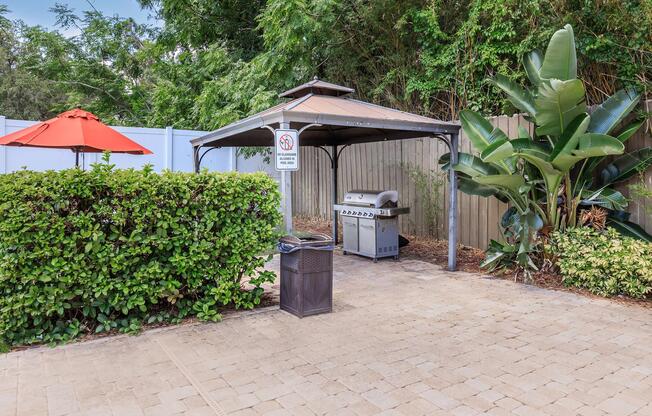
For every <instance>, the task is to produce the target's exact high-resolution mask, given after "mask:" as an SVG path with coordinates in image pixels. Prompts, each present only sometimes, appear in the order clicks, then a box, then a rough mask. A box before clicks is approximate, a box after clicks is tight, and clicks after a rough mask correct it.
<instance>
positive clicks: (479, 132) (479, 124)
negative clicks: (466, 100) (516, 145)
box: [460, 110, 507, 152]
mask: <svg viewBox="0 0 652 416" xmlns="http://www.w3.org/2000/svg"><path fill="white" fill-rule="evenodd" d="M460 122H461V123H462V128H463V129H464V133H466V135H467V136H468V137H469V140H471V143H473V147H475V149H476V150H477V151H478V152H482V151H483V150H484V149H485V148H486V147H487V146H489V145H490V144H491V143H493V142H494V141H496V140H503V139H507V135H506V134H505V133H504V132H503V131H502V130H500V129H499V128H498V127H494V126H492V125H491V123H490V122H489V120H487V119H486V118H484V117H482V116H481V115H480V114H478V113H476V112H475V111H471V110H462V111H461V112H460Z"/></svg>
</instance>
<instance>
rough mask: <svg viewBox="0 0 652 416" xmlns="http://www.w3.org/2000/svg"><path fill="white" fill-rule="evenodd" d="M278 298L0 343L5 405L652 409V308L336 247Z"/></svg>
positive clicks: (253, 411) (158, 410)
mask: <svg viewBox="0 0 652 416" xmlns="http://www.w3.org/2000/svg"><path fill="white" fill-rule="evenodd" d="M335 263H336V282H335V307H334V309H335V311H334V313H332V314H328V315H321V316H315V317H310V318H305V319H302V320H300V319H297V318H295V317H294V316H291V315H289V314H287V313H285V312H282V311H279V310H277V309H275V308H272V309H269V310H264V311H262V312H259V313H253V314H244V315H239V316H234V317H231V318H229V319H226V320H225V321H224V322H222V323H216V324H197V325H185V326H179V327H174V328H167V329H163V330H153V331H148V332H145V333H143V334H141V335H139V336H118V337H112V338H106V339H101V340H96V341H92V342H85V343H78V344H72V345H68V346H63V347H57V348H54V349H52V348H48V347H41V348H35V349H30V350H26V351H22V352H17V353H11V354H6V355H3V356H0V415H2V416H4V415H30V416H34V415H46V414H47V415H52V416H58V415H94V416H101V415H121V416H122V415H176V414H179V415H181V414H183V415H242V416H245V415H313V414H319V415H322V414H329V415H374V414H382V415H410V416H412V415H474V414H491V415H510V414H514V415H551V416H552V415H554V416H559V415H603V414H613V415H634V414H636V415H648V416H649V415H652V404H651V403H652V310H650V309H646V308H642V307H638V306H626V305H621V304H618V303H615V302H611V301H608V300H600V299H589V298H586V297H581V296H576V295H573V294H569V293H564V292H555V291H549V290H543V289H538V288H534V287H529V286H525V285H521V284H515V283H512V282H509V281H501V280H490V279H484V278H481V277H480V276H478V275H471V274H466V273H455V274H451V273H447V272H445V271H442V270H441V269H440V268H439V267H437V266H433V265H431V264H428V263H423V262H419V261H413V260H405V261H400V262H393V261H391V260H389V261H380V262H378V263H377V264H374V263H372V262H370V261H368V260H365V259H361V258H358V257H353V256H341V255H338V256H337V257H336V258H335Z"/></svg>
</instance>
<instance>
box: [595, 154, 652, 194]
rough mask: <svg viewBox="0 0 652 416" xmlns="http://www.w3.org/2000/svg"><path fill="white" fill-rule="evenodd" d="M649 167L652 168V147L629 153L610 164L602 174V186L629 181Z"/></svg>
mask: <svg viewBox="0 0 652 416" xmlns="http://www.w3.org/2000/svg"><path fill="white" fill-rule="evenodd" d="M649 166H652V147H644V148H643V149H639V150H636V151H634V152H631V153H627V154H625V155H623V156H621V157H619V158H618V159H616V160H614V161H613V162H611V163H610V164H608V165H607V166H606V167H605V168H604V169H603V170H602V172H600V179H601V181H602V186H606V185H610V184H612V183H616V182H620V181H624V180H626V179H629V178H631V177H632V176H634V175H635V174H637V173H639V172H642V171H644V170H645V169H647V168H648V167H649Z"/></svg>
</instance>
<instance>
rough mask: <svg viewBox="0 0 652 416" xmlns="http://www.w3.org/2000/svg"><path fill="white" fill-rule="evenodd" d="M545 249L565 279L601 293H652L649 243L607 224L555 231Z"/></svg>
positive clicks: (650, 246)
mask: <svg viewBox="0 0 652 416" xmlns="http://www.w3.org/2000/svg"><path fill="white" fill-rule="evenodd" d="M548 250H549V251H551V253H552V254H553V255H554V256H555V258H556V262H557V265H558V266H559V269H560V271H561V274H562V276H563V279H564V283H565V284H566V285H568V286H576V287H581V288H585V289H588V290H590V291H591V292H592V293H595V294H598V295H601V296H614V295H627V296H631V297H634V298H644V297H646V296H649V295H650V293H652V244H651V243H647V242H644V241H641V240H635V239H633V238H628V237H623V236H622V235H621V234H619V233H618V232H616V231H615V230H613V229H611V228H608V229H607V230H606V231H604V232H599V231H596V230H594V229H593V228H588V227H580V228H573V229H569V230H567V231H566V232H565V233H559V232H557V233H554V234H553V236H552V240H551V245H550V246H549V247H548Z"/></svg>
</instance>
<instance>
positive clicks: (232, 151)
mask: <svg viewBox="0 0 652 416" xmlns="http://www.w3.org/2000/svg"><path fill="white" fill-rule="evenodd" d="M228 149H229V156H230V158H231V162H230V163H229V171H231V172H237V171H238V148H237V147H229V148H228Z"/></svg>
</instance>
